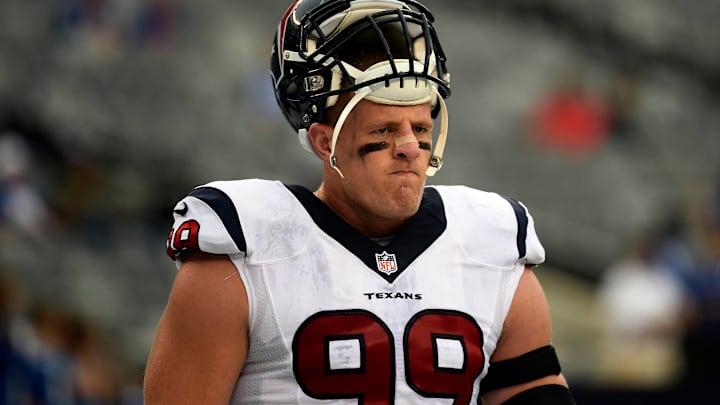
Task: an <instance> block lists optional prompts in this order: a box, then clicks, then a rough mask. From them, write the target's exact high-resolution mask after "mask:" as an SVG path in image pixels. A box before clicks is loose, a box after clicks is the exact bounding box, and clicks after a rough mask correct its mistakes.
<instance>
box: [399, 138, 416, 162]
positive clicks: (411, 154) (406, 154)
mask: <svg viewBox="0 0 720 405" xmlns="http://www.w3.org/2000/svg"><path fill="white" fill-rule="evenodd" d="M418 156H420V142H418V140H417V138H415V137H414V136H412V135H403V136H401V137H400V138H397V139H396V140H395V148H394V149H393V157H395V158H401V159H402V158H404V159H408V160H415V159H417V157H418Z"/></svg>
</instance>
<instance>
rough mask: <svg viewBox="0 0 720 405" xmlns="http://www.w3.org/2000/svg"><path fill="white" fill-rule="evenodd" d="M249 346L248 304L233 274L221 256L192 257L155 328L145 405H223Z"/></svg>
mask: <svg viewBox="0 0 720 405" xmlns="http://www.w3.org/2000/svg"><path fill="white" fill-rule="evenodd" d="M247 345H248V299H247V294H246V292H245V287H244V285H243V282H242V280H241V279H240V276H239V274H238V272H237V269H236V268H235V267H234V266H233V264H232V262H231V261H230V259H229V258H228V257H227V256H225V255H211V254H207V253H202V252H198V251H195V252H193V253H191V254H190V255H188V257H187V258H186V260H185V261H184V263H183V265H182V266H181V267H180V269H179V270H178V273H177V275H176V278H175V281H174V284H173V287H172V291H171V293H170V298H169V301H168V304H167V307H166V309H165V311H164V313H163V315H162V318H161V320H160V323H159V326H158V330H157V334H156V337H155V342H154V343H153V347H152V350H151V353H150V357H149V360H148V364H147V369H146V374H145V386H144V396H145V404H146V405H156V404H173V405H178V404H205V405H213V404H223V405H226V404H227V403H228V402H229V401H230V397H231V395H232V390H233V387H234V385H235V382H236V379H237V377H238V375H239V373H240V371H241V369H242V366H243V365H244V363H245V359H246V357H247Z"/></svg>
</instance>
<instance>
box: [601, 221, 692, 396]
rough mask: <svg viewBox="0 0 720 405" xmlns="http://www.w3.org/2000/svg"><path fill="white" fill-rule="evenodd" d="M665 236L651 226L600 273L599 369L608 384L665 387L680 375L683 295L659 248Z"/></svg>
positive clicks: (665, 244) (626, 386)
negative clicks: (600, 337)
mask: <svg viewBox="0 0 720 405" xmlns="http://www.w3.org/2000/svg"><path fill="white" fill-rule="evenodd" d="M670 237H671V236H670V235H668V234H666V233H665V231H664V230H663V231H662V232H651V233H650V234H649V235H647V236H644V237H642V238H641V239H640V240H639V241H638V242H637V244H636V245H634V246H632V248H631V250H630V251H629V252H628V254H627V256H626V257H624V258H622V259H621V260H619V261H618V262H616V263H614V264H613V265H612V266H610V268H608V269H607V270H606V271H605V272H604V273H603V276H602V279H601V281H600V285H599V288H598V298H599V301H600V308H601V309H602V311H603V312H602V313H603V315H604V319H603V326H604V328H605V329H604V331H605V336H604V339H603V346H602V355H601V364H600V368H599V371H600V374H601V380H602V381H603V382H605V383H607V384H609V385H611V386H615V387H623V388H632V389H636V388H640V389H657V388H665V387H668V386H671V385H674V384H676V383H677V382H678V381H679V379H680V377H681V375H682V371H683V367H684V365H683V358H682V352H681V343H680V342H681V338H682V336H683V333H684V328H685V316H686V311H687V297H686V292H685V288H684V285H683V284H682V281H681V279H680V278H678V277H677V276H676V272H674V271H673V269H672V268H671V267H670V263H671V262H669V261H667V260H666V254H664V247H666V246H669V245H668V244H667V243H665V240H666V239H668V238H670Z"/></svg>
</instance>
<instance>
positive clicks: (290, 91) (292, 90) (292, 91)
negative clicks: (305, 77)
mask: <svg viewBox="0 0 720 405" xmlns="http://www.w3.org/2000/svg"><path fill="white" fill-rule="evenodd" d="M285 96H286V97H288V98H292V99H297V98H298V88H297V84H296V83H295V82H290V83H289V84H288V86H287V88H286V89H285Z"/></svg>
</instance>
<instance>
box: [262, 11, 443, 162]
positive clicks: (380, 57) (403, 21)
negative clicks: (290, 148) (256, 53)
mask: <svg viewBox="0 0 720 405" xmlns="http://www.w3.org/2000/svg"><path fill="white" fill-rule="evenodd" d="M433 20H434V19H433V16H432V14H430V12H429V11H428V10H427V9H426V8H425V7H424V6H422V5H421V4H419V3H417V2H416V1H414V0H298V1H296V2H295V3H294V4H293V5H292V6H290V8H289V9H288V10H287V12H286V13H285V15H284V17H283V18H282V20H281V21H280V24H279V25H278V29H277V32H276V36H275V40H274V43H273V53H272V59H271V71H272V80H273V85H274V90H275V97H276V100H277V102H278V105H279V106H280V108H281V110H282V112H283V113H284V115H285V117H286V118H287V120H288V122H289V123H290V125H291V126H292V127H293V128H294V129H295V130H296V131H298V135H299V136H300V141H301V143H302V144H303V146H304V147H305V148H306V149H308V150H310V151H312V149H311V147H309V145H308V144H307V139H306V136H305V134H306V131H307V129H308V128H309V127H310V125H312V124H313V123H314V122H323V123H328V124H329V123H330V122H328V121H329V117H328V116H327V115H328V114H327V110H328V109H329V108H331V107H333V106H335V105H336V103H337V101H338V96H339V95H341V94H342V93H350V94H352V93H354V94H358V92H363V93H364V96H363V98H368V99H369V100H371V101H375V102H380V103H383V104H392V105H413V104H420V103H424V102H428V101H429V102H431V104H432V106H433V117H435V116H436V115H437V113H438V111H439V110H440V105H441V104H442V107H443V110H444V102H443V101H442V100H441V99H442V98H447V97H449V95H450V88H449V81H450V75H449V73H448V72H447V70H446V68H445V55H444V52H443V50H442V48H441V46H440V43H439V40H438V37H437V34H436V32H435V29H434V27H433V25H432V22H433ZM438 99H440V102H438ZM340 107H342V106H340ZM443 117H444V119H446V113H444V112H443ZM339 125H342V123H340V124H339ZM338 130H339V128H338ZM443 142H444V139H443Z"/></svg>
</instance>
